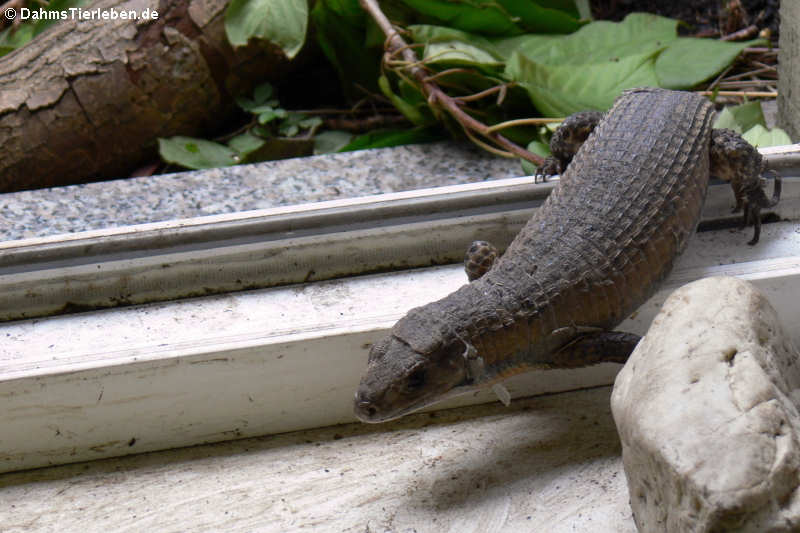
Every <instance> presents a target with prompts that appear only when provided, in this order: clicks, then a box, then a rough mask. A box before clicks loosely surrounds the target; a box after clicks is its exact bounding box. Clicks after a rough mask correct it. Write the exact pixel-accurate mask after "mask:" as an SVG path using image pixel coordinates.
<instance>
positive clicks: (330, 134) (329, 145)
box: [314, 130, 353, 155]
mask: <svg viewBox="0 0 800 533" xmlns="http://www.w3.org/2000/svg"><path fill="white" fill-rule="evenodd" d="M352 139H353V134H352V133H350V132H349V131H339V130H329V131H323V132H322V133H318V134H317V135H316V136H315V137H314V155H319V154H330V153H333V152H338V151H339V150H341V149H342V148H344V147H345V146H347V144H348V143H349V142H350V141H351V140H352Z"/></svg>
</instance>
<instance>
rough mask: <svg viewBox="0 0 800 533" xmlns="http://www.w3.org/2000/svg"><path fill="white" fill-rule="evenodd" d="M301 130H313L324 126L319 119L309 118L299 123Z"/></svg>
mask: <svg viewBox="0 0 800 533" xmlns="http://www.w3.org/2000/svg"><path fill="white" fill-rule="evenodd" d="M297 124H298V125H299V126H300V127H301V128H306V129H311V128H316V127H317V126H321V125H322V119H321V118H319V117H308V118H304V119H302V120H300V121H299V122H298V123H297Z"/></svg>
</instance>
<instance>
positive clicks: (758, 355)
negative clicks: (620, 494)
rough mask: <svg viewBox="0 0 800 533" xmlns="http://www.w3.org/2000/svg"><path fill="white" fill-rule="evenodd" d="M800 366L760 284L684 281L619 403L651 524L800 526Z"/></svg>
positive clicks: (639, 352) (643, 515)
mask: <svg viewBox="0 0 800 533" xmlns="http://www.w3.org/2000/svg"><path fill="white" fill-rule="evenodd" d="M798 387H800V365H799V364H798V358H797V352H796V351H795V350H794V348H793V347H792V346H791V343H790V341H789V340H787V337H785V336H784V335H783V332H782V330H781V325H780V323H779V320H778V316H777V315H776V313H775V311H774V309H773V308H772V306H771V305H770V304H769V302H768V301H767V300H766V298H765V297H764V296H763V295H762V294H761V293H760V292H759V291H758V290H757V289H756V288H755V287H754V286H753V285H752V284H750V283H748V282H746V281H742V280H739V279H737V278H730V277H715V278H706V279H702V280H699V281H696V282H693V283H690V284H688V285H685V286H684V287H682V288H680V289H678V290H676V291H675V292H674V293H673V294H672V295H671V296H670V297H669V298H668V299H667V301H666V302H665V303H664V307H663V309H662V310H661V312H660V313H659V315H658V316H657V317H656V319H655V320H654V321H653V323H652V325H651V327H650V329H649V331H648V332H647V335H646V336H645V337H644V338H643V339H642V341H641V342H640V343H639V345H638V346H637V347H636V350H634V352H633V354H632V355H631V358H630V359H629V361H628V363H627V364H626V365H625V367H624V368H623V369H622V371H621V372H620V373H619V375H618V376H617V379H616V382H615V385H614V392H613V394H612V398H611V408H612V412H613V415H614V420H615V422H616V424H617V429H618V431H619V435H620V440H621V442H622V459H623V464H624V468H625V475H626V477H627V480H628V489H629V494H630V503H631V507H632V509H633V514H634V519H635V521H636V525H637V527H638V529H639V531H640V532H643V533H644V532H681V533H691V532H753V533H755V532H760V533H763V532H773V533H774V532H784V531H785V532H788V531H800V491H798V490H797V489H798V485H799V484H800V440H799V439H798V431H800V412H798V399H799V398H798V396H797V392H798Z"/></svg>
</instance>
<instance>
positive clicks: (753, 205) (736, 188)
mask: <svg viewBox="0 0 800 533" xmlns="http://www.w3.org/2000/svg"><path fill="white" fill-rule="evenodd" d="M710 153H711V175H712V176H715V177H717V178H719V179H721V180H724V181H727V182H728V183H730V185H731V188H732V189H733V196H734V199H735V200H736V206H735V207H734V208H733V212H734V213H737V212H739V211H741V210H744V218H743V225H744V226H747V225H749V224H751V223H752V224H753V228H754V232H753V238H752V239H751V240H750V241H749V242H748V243H747V244H749V245H754V244H756V243H757V242H758V239H759V237H760V236H761V210H762V209H764V208H769V207H774V206H775V205H777V204H778V202H779V201H780V197H781V178H780V176H779V175H778V174H777V173H776V172H773V171H766V164H765V163H764V158H763V157H761V154H759V153H758V150H756V149H755V148H754V147H753V145H751V144H750V143H748V142H747V141H745V140H744V139H743V138H742V136H741V135H739V134H738V133H736V132H735V131H733V130H729V129H719V130H713V131H712V132H711V151H710ZM766 172H770V173H772V174H773V175H774V178H775V186H774V189H773V192H772V198H767V195H766V193H765V192H764V184H765V180H764V179H763V178H762V176H763V175H764V174H765V173H766Z"/></svg>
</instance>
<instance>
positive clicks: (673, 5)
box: [591, 0, 780, 42]
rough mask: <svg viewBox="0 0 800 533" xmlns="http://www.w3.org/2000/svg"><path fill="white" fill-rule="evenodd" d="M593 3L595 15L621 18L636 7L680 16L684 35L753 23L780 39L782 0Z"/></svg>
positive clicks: (593, 0) (728, 31)
mask: <svg viewBox="0 0 800 533" xmlns="http://www.w3.org/2000/svg"><path fill="white" fill-rule="evenodd" d="M591 6H592V15H593V16H594V17H595V18H596V19H604V20H615V21H618V20H622V19H623V18H625V16H626V15H627V14H628V13H632V12H634V11H646V12H648V13H655V14H657V15H662V16H665V17H670V18H674V19H678V20H681V21H683V22H684V23H685V25H683V26H682V27H681V29H680V33H681V34H683V35H699V36H704V37H711V36H714V35H723V36H724V35H729V34H731V33H733V32H735V31H738V30H741V29H743V28H746V27H747V26H749V25H751V24H754V25H756V26H757V27H758V29H759V30H763V29H766V28H768V29H769V31H770V39H771V40H773V41H774V42H777V39H778V23H779V18H778V8H779V6H780V1H779V0H674V1H671V2H664V1H662V0H591ZM753 37H756V35H753V36H751V37H748V38H753Z"/></svg>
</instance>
